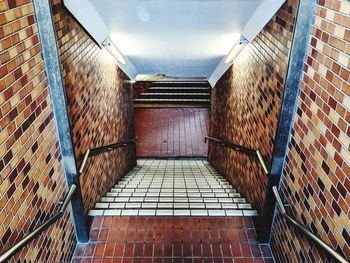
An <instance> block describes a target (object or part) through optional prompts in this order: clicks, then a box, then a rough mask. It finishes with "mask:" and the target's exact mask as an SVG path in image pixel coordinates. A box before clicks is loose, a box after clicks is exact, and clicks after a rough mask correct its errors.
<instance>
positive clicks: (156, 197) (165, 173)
mask: <svg viewBox="0 0 350 263" xmlns="http://www.w3.org/2000/svg"><path fill="white" fill-rule="evenodd" d="M89 215H94V216H102V215H108V216H112V215H113V216H119V215H122V216H137V215H142V216H155V215H157V216H255V215H257V212H256V211H255V210H253V209H252V207H251V205H250V204H249V203H247V202H246V200H245V198H243V197H241V195H240V194H239V193H237V191H236V189H234V188H233V187H232V185H230V183H229V182H228V181H227V180H226V179H225V178H224V177H223V176H221V175H220V174H219V173H218V172H216V171H215V169H214V168H213V167H211V166H210V164H209V163H208V161H207V160H206V159H177V160H159V159H139V160H138V162H137V166H136V167H135V168H134V169H133V170H132V171H130V172H129V173H128V174H127V175H126V176H125V177H124V178H123V179H122V180H121V181H119V182H118V184H117V185H116V186H115V187H113V188H112V189H111V190H110V192H108V193H107V195H106V196H105V197H103V198H102V199H101V201H100V202H99V203H97V204H96V206H95V209H93V210H90V212H89Z"/></svg>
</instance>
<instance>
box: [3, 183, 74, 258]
mask: <svg viewBox="0 0 350 263" xmlns="http://www.w3.org/2000/svg"><path fill="white" fill-rule="evenodd" d="M76 188H77V185H76V184H72V185H71V187H70V189H69V192H68V193H67V195H66V196H65V198H64V199H63V200H62V201H60V202H59V204H58V205H60V210H59V211H58V212H56V213H55V214H54V215H53V216H52V217H50V218H49V219H48V220H47V221H45V222H44V223H42V224H41V225H40V226H39V227H38V228H36V229H35V230H34V231H33V232H31V233H29V234H28V235H26V236H25V237H23V239H22V240H21V241H19V242H18V243H17V244H15V245H13V246H12V247H11V248H10V249H9V250H7V251H6V252H5V253H4V254H2V255H1V256H0V262H6V261H7V260H8V259H9V258H10V257H12V256H13V255H14V254H15V253H16V252H17V251H18V250H20V249H22V248H23V247H25V246H26V245H27V244H28V243H30V242H31V241H32V240H33V239H34V238H36V237H37V236H38V235H40V234H41V233H42V232H44V231H45V230H46V229H47V228H48V227H49V226H51V225H52V224H53V223H55V222H56V221H57V220H58V219H60V218H61V217H62V216H63V214H64V212H65V210H66V208H67V206H68V204H69V202H70V201H71V199H72V197H73V194H74V192H75V190H76Z"/></svg>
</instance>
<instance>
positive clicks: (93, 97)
mask: <svg viewBox="0 0 350 263" xmlns="http://www.w3.org/2000/svg"><path fill="white" fill-rule="evenodd" d="M53 9H54V23H55V30H56V37H57V41H58V48H59V55H60V60H61V66H62V74H63V80H64V85H65V91H66V95H67V101H68V112H69V118H70V122H71V127H72V137H73V144H74V148H75V149H74V150H75V155H76V157H77V158H78V163H80V162H81V159H79V158H80V157H81V155H82V154H83V153H84V152H85V151H86V150H87V149H88V148H91V147H98V146H103V145H106V144H111V143H115V142H118V141H123V140H126V139H129V138H133V137H134V133H135V131H134V112H133V107H132V88H131V85H130V84H129V83H128V81H127V80H128V78H127V77H126V76H125V75H124V73H122V72H121V70H119V69H118V67H117V65H116V64H115V63H114V60H113V58H112V57H111V55H110V54H109V53H108V52H107V51H105V50H104V49H100V48H99V47H98V46H97V45H96V44H95V43H94V42H93V41H92V40H91V38H89V36H88V35H87V34H86V33H85V31H84V30H83V29H82V28H81V27H80V26H79V25H78V24H77V23H76V22H75V20H74V19H73V18H72V17H71V16H70V15H69V14H68V13H67V11H66V10H65V9H64V7H63V6H62V4H61V0H54V1H53ZM135 162H136V160H135V146H134V145H131V146H128V147H127V148H120V149H117V150H114V151H111V152H108V153H105V154H101V155H98V156H95V157H93V158H91V159H90V160H89V161H88V164H87V169H86V172H85V173H84V174H82V176H81V177H80V182H81V187H82V195H83V201H84V208H85V210H86V211H87V210H88V209H89V208H91V207H93V206H94V205H95V203H96V202H97V201H98V200H99V199H100V198H101V196H103V195H105V194H106V192H107V191H109V190H110V188H111V187H112V186H114V184H115V183H116V182H117V181H118V179H119V178H121V176H123V175H125V173H126V172H127V170H129V169H130V168H131V167H132V166H133V165H135Z"/></svg>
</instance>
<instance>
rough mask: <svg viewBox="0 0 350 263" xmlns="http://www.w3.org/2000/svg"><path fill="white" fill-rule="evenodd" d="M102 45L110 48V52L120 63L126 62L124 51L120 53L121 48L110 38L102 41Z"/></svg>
mask: <svg viewBox="0 0 350 263" xmlns="http://www.w3.org/2000/svg"><path fill="white" fill-rule="evenodd" d="M102 46H104V47H105V48H106V49H107V50H108V52H109V53H110V54H111V55H112V56H113V57H114V58H115V60H116V61H117V62H118V63H121V64H125V63H126V61H125V59H124V57H123V55H122V53H120V51H119V49H118V48H117V47H116V46H115V45H114V44H113V43H112V42H111V41H110V40H109V38H106V39H105V40H104V41H103V42H102Z"/></svg>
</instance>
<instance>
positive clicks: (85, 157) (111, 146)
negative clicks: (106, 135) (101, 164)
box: [78, 137, 137, 174]
mask: <svg viewBox="0 0 350 263" xmlns="http://www.w3.org/2000/svg"><path fill="white" fill-rule="evenodd" d="M136 140H137V137H136V138H133V139H129V140H126V141H122V142H117V143H113V144H109V145H105V146H101V147H96V148H91V149H87V150H86V152H85V153H84V155H83V161H82V162H81V165H80V167H79V170H78V174H82V173H83V171H84V168H85V165H86V162H87V160H88V158H89V157H91V156H94V155H97V154H100V153H103V152H108V151H112V150H114V149H116V148H120V147H126V146H128V145H129V144H133V143H136Z"/></svg>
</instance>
